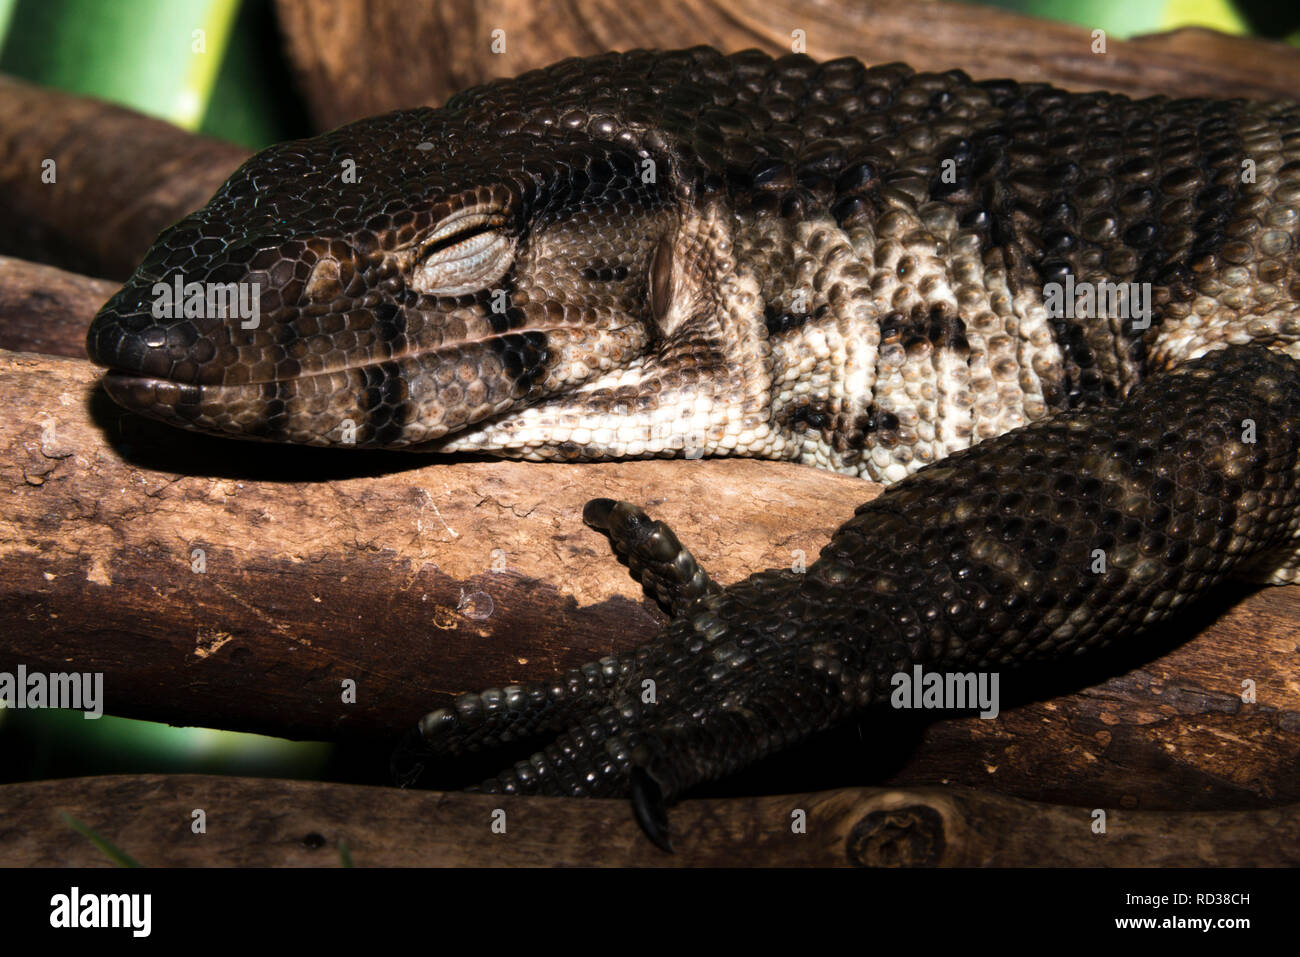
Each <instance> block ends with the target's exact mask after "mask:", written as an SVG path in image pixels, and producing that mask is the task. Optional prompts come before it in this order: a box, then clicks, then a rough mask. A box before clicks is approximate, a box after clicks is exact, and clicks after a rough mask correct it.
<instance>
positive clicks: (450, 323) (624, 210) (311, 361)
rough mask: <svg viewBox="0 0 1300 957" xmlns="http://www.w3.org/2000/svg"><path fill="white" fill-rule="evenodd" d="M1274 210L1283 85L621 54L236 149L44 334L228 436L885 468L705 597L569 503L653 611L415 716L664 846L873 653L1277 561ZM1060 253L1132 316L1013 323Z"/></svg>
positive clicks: (663, 561) (1018, 628) (830, 714)
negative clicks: (840, 510)
mask: <svg viewBox="0 0 1300 957" xmlns="http://www.w3.org/2000/svg"><path fill="white" fill-rule="evenodd" d="M349 163H355V173H356V176H355V177H354V178H353V179H345V178H344V177H345V175H346V173H347V166H348V164H349ZM1247 168H1249V172H1247ZM647 173H648V174H649V175H647ZM1298 223H1300V108H1297V107H1296V106H1295V105H1294V104H1285V103H1283V104H1249V103H1244V102H1241V101H1205V100H1195V101H1193V100H1181V101H1168V100H1164V99H1154V100H1145V101H1136V102H1135V101H1130V100H1129V99H1127V98H1125V97H1122V96H1115V95H1111V94H1104V93H1098V94H1082V95H1079V94H1067V93H1063V92H1061V91H1058V90H1053V89H1051V88H1049V87H1045V86H1042V85H1023V86H1022V85H1017V84H1015V83H1011V82H1009V81H997V82H985V83H973V82H972V81H971V80H970V79H969V78H968V77H967V76H966V75H965V74H963V73H961V72H960V71H951V72H948V73H943V74H916V73H913V72H912V71H910V70H909V69H908V68H906V67H904V66H901V65H898V64H890V65H885V66H880V67H873V68H870V69H868V68H866V67H864V66H863V65H862V64H859V63H857V62H856V61H852V60H840V61H834V62H831V63H826V64H818V63H816V62H814V61H812V60H810V59H808V58H807V57H801V56H791V57H784V58H782V59H780V60H772V59H770V58H768V57H766V56H765V55H763V54H759V53H756V52H753V51H750V52H747V53H742V54H736V55H734V56H731V57H723V56H722V55H720V54H718V53H717V52H716V51H712V50H709V49H707V48H697V49H694V50H688V51H678V52H674V53H650V52H645V51H639V52H634V53H629V54H618V55H615V54H611V55H607V56H602V57H596V58H590V59H587V60H575V61H566V62H564V63H561V64H557V65H556V66H554V67H551V68H549V69H547V70H544V71H538V72H535V73H533V74H528V75H526V76H524V77H521V78H519V79H518V80H508V81H500V82H497V83H493V84H489V85H487V86H484V87H480V88H476V89H474V90H470V91H467V92H466V93H463V94H461V95H459V96H457V97H455V98H453V100H452V101H451V102H449V104H448V105H447V107H446V108H444V109H443V110H437V111H434V110H414V111H407V112H399V113H394V114H390V115H388V116H383V117H377V118H375V119H372V120H366V121H363V122H361V123H358V124H353V125H352V126H349V127H344V128H342V129H340V130H336V131H334V132H332V133H329V134H326V135H324V136H321V137H317V138H315V139H312V140H305V141H301V142H298V143H290V144H285V145H283V146H280V147H276V148H274V149H272V150H268V151H266V152H265V153H262V154H260V155H259V156H257V157H255V158H254V159H253V160H251V161H250V162H249V163H248V164H246V165H245V166H244V167H243V168H242V169H241V170H240V171H239V172H237V173H236V174H235V176H233V177H232V178H231V180H230V182H229V183H228V184H227V185H226V186H225V187H224V188H223V189H222V190H221V191H220V192H219V193H218V194H217V195H216V196H215V197H214V198H213V200H212V202H211V203H209V205H208V206H206V207H204V209H202V210H199V211H198V212H196V213H195V214H193V215H192V216H190V217H188V218H187V219H185V220H183V221H182V222H181V223H179V224H177V225H176V226H175V227H173V228H172V229H171V230H168V231H167V232H165V233H164V234H163V235H162V236H160V237H159V239H158V242H157V244H156V246H155V247H154V249H153V250H152V251H151V252H150V253H149V255H148V256H147V257H146V259H145V262H144V263H143V264H142V265H141V266H140V268H139V270H138V272H137V274H136V276H135V277H133V279H132V280H131V281H130V282H129V283H128V284H127V285H126V286H125V287H124V288H123V290H122V291H121V292H120V293H119V294H118V295H117V296H115V297H114V298H113V299H112V300H110V302H109V303H108V304H107V305H106V306H105V307H104V309H103V310H102V311H101V312H100V314H99V316H98V317H97V318H96V320H95V323H94V324H93V326H92V328H91V330H90V334H89V337H88V348H89V351H90V354H91V356H92V358H94V359H95V360H96V361H98V362H100V363H101V364H103V365H105V366H108V367H110V370H111V371H110V373H109V374H108V375H107V376H106V377H105V386H106V388H107V389H108V391H109V393H110V395H112V396H113V397H114V398H115V399H116V400H117V401H119V402H120V403H122V404H123V405H125V406H126V407H127V408H131V409H135V410H137V411H140V412H142V413H144V414H146V415H151V416H154V417H157V418H160V419H162V420H164V421H169V422H172V423H174V424H177V425H182V426H185V427H189V428H197V429H203V430H207V431H214V432H218V433H221V434H227V435H233V436H236V437H241V438H253V439H260V440H267V441H289V442H300V443H307V444H317V445H347V446H352V445H356V446H370V447H410V448H418V449H423V450H430V451H439V450H457V449H470V450H479V451H489V452H495V453H497V454H502V455H512V456H519V457H525V458H534V459H548V458H549V459H575V458H609V457H621V456H638V455H665V456H671V455H681V454H684V453H692V452H707V453H709V454H734V455H756V456H765V457H771V458H786V459H793V460H796V461H803V462H807V463H810V464H815V465H820V466H823V467H830V468H835V469H838V470H840V471H845V472H850V473H854V474H861V475H865V476H869V477H873V478H877V479H880V480H883V481H886V482H890V483H896V484H893V485H892V487H891V488H890V489H889V490H888V491H887V492H886V493H885V494H884V495H882V496H881V497H880V498H879V499H877V500H875V501H873V502H871V503H870V504H868V505H865V506H863V507H862V508H861V509H860V510H859V513H858V515H857V517H855V518H854V519H853V520H851V521H850V522H848V523H847V524H846V525H844V526H843V527H842V528H841V529H840V530H839V531H838V532H837V533H836V535H835V536H834V538H833V539H832V541H831V543H830V544H829V545H828V546H827V548H826V549H824V550H823V553H822V556H821V558H820V559H819V560H818V561H817V562H816V563H815V564H814V565H813V566H812V567H810V568H809V569H808V570H807V573H806V574H802V575H799V574H794V573H789V572H765V573H762V574H759V575H755V576H753V577H751V578H750V579H748V580H746V581H744V582H741V583H738V584H736V585H733V586H731V587H728V588H725V589H724V588H720V587H718V586H717V585H716V584H715V583H713V582H711V581H710V580H709V578H708V576H707V575H706V574H705V573H704V572H703V571H702V570H701V569H700V568H699V567H698V566H697V565H696V563H695V561H694V559H693V558H691V556H690V554H689V552H687V551H686V550H685V549H684V548H682V546H681V545H680V543H678V542H677V540H676V539H675V537H674V536H673V535H672V533H671V532H670V531H669V530H668V529H667V528H666V526H664V525H662V524H661V523H656V522H652V521H651V520H650V519H649V518H648V517H647V516H645V515H644V514H643V513H642V512H640V511H639V510H638V509H637V508H636V507H635V506H633V505H631V504H629V503H613V502H610V501H608V500H603V499H598V500H595V501H593V502H592V503H591V504H590V505H589V506H588V509H587V512H586V516H585V517H586V519H587V521H588V522H589V523H591V524H592V525H593V526H596V527H598V528H602V529H604V530H606V531H608V533H609V534H610V537H611V539H612V541H613V543H614V545H615V547H616V548H617V549H618V550H619V551H620V552H623V553H625V554H626V555H627V556H628V558H629V563H630V565H631V567H632V569H633V572H634V574H636V575H638V577H640V578H641V579H642V580H643V581H644V582H645V583H646V585H647V587H648V588H649V589H650V590H651V591H652V592H653V593H654V594H655V595H656V596H657V597H658V598H659V599H660V600H661V601H662V602H663V603H664V604H665V606H666V607H668V608H669V610H670V611H671V612H672V614H673V616H674V620H673V622H672V623H671V624H670V625H669V626H668V627H666V628H665V629H664V631H663V632H662V633H661V634H660V635H659V636H658V637H657V638H656V639H654V640H653V641H652V642H650V643H649V644H647V645H645V646H643V647H641V648H638V649H636V650H635V651H632V652H628V653H625V654H622V655H618V656H614V657H612V658H609V659H605V660H603V661H601V662H597V663H594V664H592V665H589V666H587V667H586V668H583V669H578V670H575V671H573V672H571V673H569V674H568V675H566V676H564V677H563V678H562V679H560V680H558V681H556V682H554V683H553V684H550V685H533V686H527V687H508V688H504V689H501V690H491V691H488V692H484V693H482V694H470V695H465V696H462V697H461V698H460V699H458V700H457V702H456V704H455V706H454V707H453V708H450V709H442V710H439V711H435V712H433V713H432V714H430V715H428V716H426V717H425V719H424V720H423V721H422V722H421V726H420V727H421V734H422V735H423V739H424V742H425V744H426V745H427V747H428V749H430V750H431V751H433V752H435V753H440V754H453V755H454V754H459V753H461V752H464V751H467V750H476V749H478V748H480V747H488V746H492V745H494V744H497V743H501V742H504V741H509V740H514V739H518V738H524V737H531V736H533V735H539V734H544V733H546V734H551V733H554V734H557V735H558V737H556V739H555V743H554V744H552V745H551V746H549V747H548V748H546V749H545V750H544V751H542V752H540V753H539V754H537V755H535V756H534V757H533V758H532V759H531V760H529V761H526V762H521V763H520V764H518V765H516V766H515V767H514V768H512V769H508V770H506V771H504V772H503V773H502V774H501V775H499V776H498V777H497V778H494V779H492V780H490V781H488V782H486V783H485V784H484V785H483V787H484V788H485V789H487V790H494V791H507V792H524V793H547V794H572V795H621V794H631V795H632V796H633V798H634V802H635V807H636V809H637V813H638V816H639V817H640V819H641V821H642V823H643V824H644V825H645V826H646V828H647V831H648V832H649V833H650V834H651V836H652V837H654V838H655V839H656V840H657V841H658V842H659V843H660V844H661V845H665V846H666V845H667V843H668V833H667V824H666V818H665V816H664V810H663V809H664V805H665V804H666V803H667V802H668V801H671V800H672V799H673V798H675V797H677V796H678V795H680V794H681V793H683V792H684V791H686V790H687V789H689V788H690V787H692V786H693V785H695V784H698V783H700V782H702V781H706V780H709V779H712V778H716V777H720V776H722V775H725V774H728V773H730V772H731V771H734V770H735V769H737V768H740V767H743V766H745V765H746V764H749V763H751V762H753V761H755V760H758V759H759V758H761V757H762V756H764V755H766V754H768V753H770V752H772V751H774V750H777V749H779V748H782V747H786V746H788V745H790V744H793V743H795V742H796V741H799V740H801V739H802V738H804V737H806V736H807V735H809V734H811V733H813V732H815V731H817V730H819V729H822V728H825V727H828V726H830V725H832V724H834V723H836V722H837V721H840V720H842V719H844V718H845V717H847V716H848V715H850V714H853V713H855V712H857V711H859V710H861V709H863V708H865V707H868V706H870V705H873V704H876V703H879V702H881V701H882V700H885V699H887V692H888V689H889V680H890V677H891V676H892V675H894V674H895V673H897V672H899V671H905V670H908V669H910V668H911V666H912V665H914V664H922V665H924V666H926V667H927V668H928V669H930V670H944V669H957V670H963V671H964V670H972V669H987V668H994V669H1000V668H1004V667H1011V666H1014V665H1016V664H1018V663H1021V662H1027V661H1033V660H1041V659H1056V658H1061V657H1064V656H1069V655H1073V654H1078V653H1081V652H1084V651H1087V650H1090V649H1093V648H1099V647H1102V646H1104V645H1106V644H1109V643H1113V642H1115V641H1118V640H1120V639H1125V640H1130V639H1135V638H1139V636H1140V635H1141V634H1142V633H1143V632H1144V631H1145V630H1146V629H1148V628H1149V627H1150V626H1151V625H1152V624H1153V623H1155V622H1158V621H1160V620H1162V619H1163V618H1164V617H1166V616H1167V615H1169V614H1170V613H1172V612H1173V610H1174V609H1176V608H1177V607H1178V606H1179V605H1181V604H1182V603H1184V602H1185V601H1186V600H1189V599H1191V598H1194V597H1195V596H1197V595H1199V594H1201V593H1202V592H1204V591H1205V590H1206V589H1208V588H1210V587H1212V586H1213V585H1214V584H1215V583H1216V582H1218V581H1220V580H1221V579H1223V578H1224V577H1226V576H1229V575H1234V576H1242V577H1248V578H1251V579H1253V580H1268V581H1290V580H1293V579H1294V578H1295V577H1296V575H1295V564H1296V562H1295V555H1296V552H1297V545H1296V537H1295V536H1296V530H1297V527H1298V526H1300V515H1298V514H1297V512H1296V498H1297V492H1296V487H1297V483H1296V478H1297V475H1296V470H1297V461H1296V458H1297V450H1296V446H1297V427H1298V426H1300V421H1297V415H1298V414H1300V413H1298V412H1297V410H1300V403H1298V402H1297V400H1298V399H1300V394H1297V392H1298V390H1300V374H1298V371H1300V370H1298V369H1297V366H1296V361H1295V359H1294V358H1293V356H1295V355H1300V346H1297V340H1300V318H1298V316H1297V301H1300V277H1297V275H1296V273H1295V264H1296V257H1295V253H1294V248H1295V240H1296V233H1297V229H1298V228H1300V227H1298V225H1297V224H1298ZM177 273H181V274H183V275H184V278H185V281H187V282H188V281H198V282H207V283H225V282H246V283H257V284H258V290H259V296H260V298H259V299H258V302H259V305H260V309H261V317H260V324H259V325H258V327H257V328H255V329H244V328H242V327H241V325H240V323H239V322H238V321H236V320H233V319H230V318H225V317H221V316H211V315H208V316H191V317H189V318H178V319H170V320H168V319H157V318H154V316H153V315H152V314H151V305H152V303H153V302H154V298H155V294H154V292H153V286H154V284H155V283H157V282H170V281H171V279H172V278H173V277H174V276H175V275H176V274H177ZM1067 277H1073V279H1074V280H1077V281H1079V282H1098V281H1102V280H1110V281H1120V282H1131V283H1145V284H1150V287H1151V290H1152V293H1153V298H1152V304H1153V308H1152V315H1151V322H1150V325H1149V327H1144V326H1143V324H1141V323H1133V322H1131V321H1125V320H1121V319H1119V318H1114V319H1106V318H1100V319H1098V318H1091V319H1090V318H1077V319H1076V318H1065V317H1061V318H1052V317H1050V316H1047V315H1046V314H1045V312H1044V309H1043V301H1044V294H1045V285H1046V284H1047V283H1051V282H1064V281H1065V280H1066V278H1067ZM502 304H504V306H502ZM494 305H495V306H497V307H499V308H494ZM976 443H978V444H976ZM1098 553H1101V554H1104V555H1105V558H1106V570H1105V572H1104V573H1094V571H1093V568H1094V562H1095V556H1096V555H1097V554H1098ZM1139 640H1140V638H1139Z"/></svg>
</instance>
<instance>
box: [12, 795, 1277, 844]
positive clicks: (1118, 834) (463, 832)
mask: <svg viewBox="0 0 1300 957" xmlns="http://www.w3.org/2000/svg"><path fill="white" fill-rule="evenodd" d="M196 810H201V811H202V812H203V820H204V826H205V830H204V831H203V832H202V833H194V829H193V822H194V821H195V811H196ZM1099 810H1100V811H1104V826H1105V831H1104V833H1099V832H1098V830H1097V829H1096V828H1097V822H1099V821H1102V820H1103V818H1102V817H1101V816H1099V815H1098V813H1097V812H1098V811H1099ZM63 814H67V815H70V816H71V817H73V818H75V819H77V820H78V821H81V822H82V823H84V824H86V825H88V826H90V827H91V828H92V829H94V830H95V831H96V832H97V833H98V834H99V835H100V836H101V837H104V838H107V839H108V840H109V841H110V842H112V843H113V844H114V845H115V846H116V847H117V848H118V849H120V850H121V851H124V852H125V853H127V854H129V855H130V856H131V857H132V858H134V859H135V860H137V861H138V862H140V863H141V864H143V865H145V866H172V867H191V866H208V867H211V866H216V867H241V866H242V867H295V866H296V867H337V866H340V865H341V862H342V860H343V856H342V854H341V852H340V848H341V847H342V846H343V845H346V848H347V852H348V854H349V855H350V857H351V861H352V863H353V865H354V866H357V867H447V866H473V867H484V866H487V867H557V866H561V867H562V866H583V867H619V866H643V867H736V866H744V865H755V864H758V865H763V864H779V865H781V866H784V867H826V866H846V865H850V866H851V865H859V866H862V865H866V866H877V867H899V866H903V867H972V866H994V867H997V866H1008V865H1016V866H1026V865H1028V866H1052V865H1057V866H1060V865H1075V866H1085V867H1135V866H1141V867H1184V866H1210V867H1213V866H1231V867H1258V866H1285V865H1294V864H1300V808H1298V807H1280V808H1274V809H1270V810H1263V811H1239V812H1225V813H1204V812H1190V813H1165V812H1151V811H1137V812H1131V811H1124V810H1119V809H1105V808H1101V809H1095V808H1083V807H1059V806H1054V805H1045V804H1035V803H1032V802H1029V801H1020V800H1017V799H1014V798H1006V797H999V796H996V795H990V794H981V793H978V792H975V791H969V790H965V789H958V788H916V789H906V790H897V789H872V788H854V789H844V790H837V791H827V792H821V793H817V794H794V795H782V796H773V797H758V798H740V799H734V800H728V801H719V800H695V801H685V802H683V803H682V804H680V805H677V806H676V807H674V808H673V811H672V827H673V833H674V842H675V844H676V853H675V854H671V855H669V854H664V853H663V852H661V851H659V850H658V849H657V848H655V847H653V846H652V845H651V844H650V842H649V841H647V840H646V839H645V837H644V835H642V834H641V832H640V830H639V829H638V827H637V825H636V823H635V822H634V821H633V819H632V814H631V812H630V810H629V808H628V806H627V803H626V802H623V801H595V800H592V801H570V800H566V799H564V798H506V797H500V796H494V795H478V794H446V793H438V792H428V791H425V792H411V791H398V790H395V789H390V788H376V787H358V786H354V785H345V784H322V783H319V782H311V781H275V780H261V779H254V778H227V777H208V776H203V775H140V776H131V775H112V776H105V777H95V778H73V779H69V780H61V781H39V782H34V783H30V784H9V785H5V786H3V787H0V867H31V866H37V867H107V866H112V862H111V861H110V860H109V859H108V858H107V857H106V856H105V855H104V854H103V852H101V851H100V850H98V849H97V848H95V847H94V846H93V845H92V844H91V843H90V842H89V841H88V840H87V839H86V838H85V837H83V836H82V835H81V834H80V833H78V832H77V831H75V830H73V828H72V827H71V826H69V824H68V823H67V821H66V819H65V818H64V817H63V816H62V815H63ZM801 817H802V823H800V824H796V822H797V821H799V820H800V818H801ZM502 827H504V832H502V831H501V828H502ZM797 827H802V828H803V830H802V832H797Z"/></svg>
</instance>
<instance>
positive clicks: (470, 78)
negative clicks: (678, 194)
mask: <svg viewBox="0 0 1300 957" xmlns="http://www.w3.org/2000/svg"><path fill="white" fill-rule="evenodd" d="M276 9H277V13H278V15H279V20H280V23H281V25H282V27H283V29H284V32H285V35H286V41H287V47H288V51H289V56H290V59H291V60H292V62H293V65H294V68H295V71H296V73H297V76H298V79H299V84H298V85H299V88H300V90H301V91H302V93H303V95H304V96H305V97H306V99H307V101H308V103H309V104H310V106H311V109H312V114H313V116H314V118H315V121H316V124H317V125H318V126H319V127H321V128H330V127H333V126H337V125H339V124H341V123H345V122H347V121H349V120H353V119H357V118H360V117H362V116H369V115H372V114H375V113H382V112H385V111H387V110H392V109H398V108H404V107H411V106H419V105H428V106H441V105H442V103H443V102H444V101H445V100H446V99H447V97H448V96H450V95H451V94H452V93H455V92H457V91H458V90H462V89H464V88H466V87H469V86H474V85H476V84H479V83H483V82H486V81H488V80H491V79H494V78H496V77H503V76H515V75H517V74H519V73H522V72H524V71H525V70H531V69H536V68H537V67H542V66H546V65H548V64H550V63H553V62H555V61H556V60H561V59H564V58H565V57H570V56H588V55H590V54H594V53H604V52H606V51H608V50H629V49H632V48H634V47H648V48H658V49H665V50H666V49H674V48H678V47H688V46H694V45H696V44H700V43H707V44H711V45H713V46H716V47H718V48H719V49H722V50H726V51H734V50H741V49H745V48H747V47H758V48H759V49H762V50H766V51H767V52H769V53H772V54H774V55H781V54H784V53H789V52H791V50H792V48H793V47H794V45H795V43H796V40H797V39H799V38H802V40H803V42H804V49H803V52H807V53H808V54H809V55H811V56H813V57H816V58H817V59H833V58H835V57H840V56H853V57H857V58H859V59H861V60H864V61H866V62H868V63H884V62H889V61H894V60H904V61H906V62H908V63H910V64H911V65H912V66H914V67H916V68H917V69H919V70H938V71H942V70H948V69H952V68H954V67H959V68H961V69H964V70H966V71H967V72H968V73H970V74H971V76H973V77H976V78H977V79H988V78H1000V77H1012V78H1014V79H1018V80H1026V81H1042V82H1049V83H1054V84H1056V85H1058V86H1062V87H1064V88H1066V89H1073V90H1091V89H1108V90H1114V91H1116V92H1120V93H1128V94H1130V95H1133V96H1149V95H1152V94H1157V93H1164V94H1168V95H1170V96H1214V97H1224V96H1243V97H1253V98H1262V99H1269V98H1285V99H1291V98H1294V97H1295V95H1296V92H1295V91H1296V90H1297V89H1298V88H1300V52H1298V51H1296V50H1294V49H1292V48H1290V47H1288V46H1286V45H1285V44H1281V43H1273V42H1269V41H1264V40H1254V39H1244V38H1239V37H1229V36H1226V35H1224V34H1221V33H1216V32H1214V31H1211V30H1202V29H1185V30H1179V31H1175V32H1172V33H1166V34H1161V35H1158V36H1152V37H1141V38H1137V39H1134V40H1128V41H1123V40H1118V39H1116V38H1114V37H1107V38H1105V52H1096V50H1097V47H1096V40H1095V38H1094V36H1093V34H1092V31H1091V30H1088V29H1085V28H1084V27H1080V26H1075V25H1072V24H1065V23H1057V22H1054V21H1050V20H1041V19H1037V18H1034V17H1028V16H1024V15H1022V14H1018V13H1012V12H1009V11H1004V10H996V9H993V8H990V7H986V6H981V5H977V4H965V3H946V2H928V3H916V2H914V0H869V2H862V0H854V2H850V0H839V2H828V3H817V4H808V3H806V2H801V0H680V2H674V3H670V4H643V5H636V4H628V3H625V2H622V0H571V2H568V3H564V4H558V5H557V4H542V5H539V4H536V3H533V2H531V0H445V2H441V3H431V4H414V5H413V4H410V3H407V2H404V0H364V2H355V0H326V2H322V0H277V3H276ZM496 31H503V32H500V33H498V32H496ZM796 31H799V32H798V33H796ZM502 41H504V49H502V48H501V43H502Z"/></svg>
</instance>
